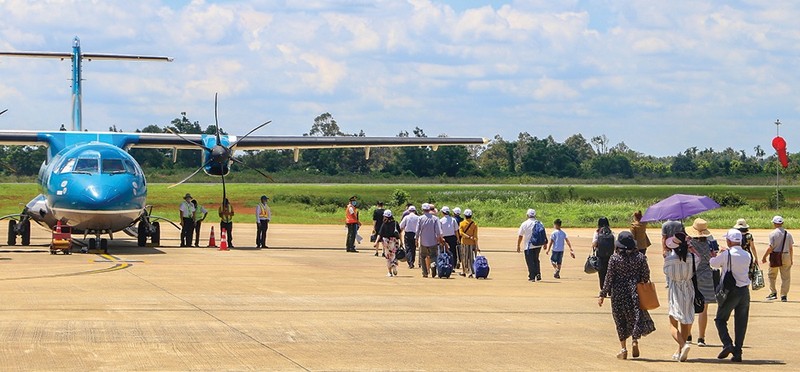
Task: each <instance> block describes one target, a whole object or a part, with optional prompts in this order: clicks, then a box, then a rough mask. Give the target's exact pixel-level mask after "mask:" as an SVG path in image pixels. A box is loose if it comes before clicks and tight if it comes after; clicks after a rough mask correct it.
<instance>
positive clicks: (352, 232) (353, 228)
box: [345, 223, 358, 251]
mask: <svg viewBox="0 0 800 372" xmlns="http://www.w3.org/2000/svg"><path fill="white" fill-rule="evenodd" d="M357 233H358V224H357V223H348V224H347V240H346V241H345V247H346V248H347V250H348V251H349V250H353V249H356V234H357Z"/></svg>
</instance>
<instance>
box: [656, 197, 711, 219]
mask: <svg viewBox="0 0 800 372" xmlns="http://www.w3.org/2000/svg"><path fill="white" fill-rule="evenodd" d="M716 208H719V204H717V202H715V201H714V199H711V198H709V197H708V196H700V195H686V194H675V195H672V196H670V197H668V198H666V199H664V200H662V201H660V202H658V203H655V204H653V205H651V206H650V207H649V208H647V211H646V212H644V216H642V222H652V221H664V220H682V219H684V218H686V217H689V216H694V215H696V214H698V213H700V212H705V211H707V210H711V209H716Z"/></svg>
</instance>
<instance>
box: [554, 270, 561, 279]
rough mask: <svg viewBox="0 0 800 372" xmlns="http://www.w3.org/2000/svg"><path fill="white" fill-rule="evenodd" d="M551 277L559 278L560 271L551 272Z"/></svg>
mask: <svg viewBox="0 0 800 372" xmlns="http://www.w3.org/2000/svg"><path fill="white" fill-rule="evenodd" d="M553 278H556V279H561V272H560V271H556V273H555V274H553Z"/></svg>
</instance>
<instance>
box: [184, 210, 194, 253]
mask: <svg viewBox="0 0 800 372" xmlns="http://www.w3.org/2000/svg"><path fill="white" fill-rule="evenodd" d="M192 232H194V219H193V218H186V217H184V218H183V226H181V247H191V246H192Z"/></svg>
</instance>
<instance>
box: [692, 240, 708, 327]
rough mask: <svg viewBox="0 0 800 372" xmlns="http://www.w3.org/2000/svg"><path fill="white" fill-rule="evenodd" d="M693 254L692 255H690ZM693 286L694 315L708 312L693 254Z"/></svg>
mask: <svg viewBox="0 0 800 372" xmlns="http://www.w3.org/2000/svg"><path fill="white" fill-rule="evenodd" d="M690 254H691V253H690ZM692 285H693V286H694V313H695V314H700V313H702V312H703V311H705V310H706V297H705V296H703V292H700V288H699V287H698V285H697V269H696V268H695V264H694V254H692Z"/></svg>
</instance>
